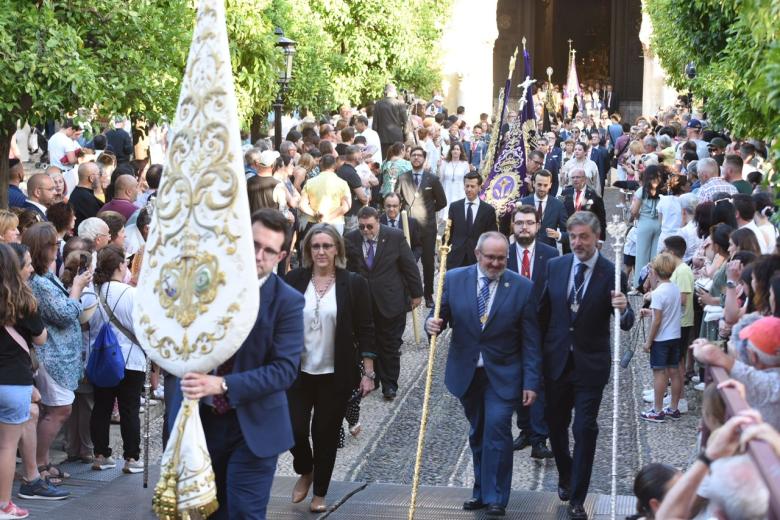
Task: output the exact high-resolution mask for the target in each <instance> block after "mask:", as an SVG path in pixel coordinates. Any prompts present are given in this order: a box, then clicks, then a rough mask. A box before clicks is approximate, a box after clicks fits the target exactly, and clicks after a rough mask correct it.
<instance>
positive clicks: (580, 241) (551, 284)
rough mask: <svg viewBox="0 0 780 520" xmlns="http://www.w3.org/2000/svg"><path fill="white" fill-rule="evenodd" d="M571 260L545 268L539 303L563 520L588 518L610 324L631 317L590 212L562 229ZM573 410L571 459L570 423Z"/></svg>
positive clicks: (567, 257)
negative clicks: (566, 515)
mask: <svg viewBox="0 0 780 520" xmlns="http://www.w3.org/2000/svg"><path fill="white" fill-rule="evenodd" d="M566 227H567V229H568V233H569V241H570V243H571V249H572V251H573V253H572V254H567V255H563V256H561V257H558V258H553V259H552V260H550V261H549V262H548V263H547V284H546V286H545V289H544V291H543V292H542V297H541V300H540V303H539V321H540V325H541V330H542V334H543V337H544V343H543V345H544V349H543V358H544V362H543V366H544V387H545V390H546V398H547V403H546V407H545V416H546V418H547V426H548V427H549V428H550V444H551V446H552V450H553V454H554V455H555V465H556V466H557V468H558V496H559V497H560V499H561V500H563V501H569V517H570V518H573V519H576V520H584V519H587V518H588V516H587V513H585V509H584V508H583V504H584V503H585V497H586V496H587V494H588V486H589V485H590V476H591V470H592V469H593V458H594V455H595V453H596V439H597V437H598V432H599V428H598V423H597V419H598V412H599V406H600V405H601V397H602V393H603V391H604V386H605V385H606V384H607V382H608V381H609V373H610V364H611V359H612V355H611V343H610V317H611V316H612V313H613V308H616V309H619V310H620V311H621V317H620V327H621V328H622V329H623V330H628V329H630V328H631V326H632V325H633V323H634V313H633V311H632V310H631V307H630V306H629V305H628V301H627V300H626V297H625V291H626V279H625V276H623V277H622V283H621V290H620V291H619V292H617V293H616V292H615V291H614V285H613V284H614V280H615V265H614V264H613V263H612V262H610V261H609V260H607V259H606V258H605V257H603V256H601V255H600V254H599V252H598V249H597V247H596V246H597V244H598V240H599V233H600V231H601V229H600V228H601V225H600V224H599V221H598V218H597V217H596V215H594V214H593V213H591V212H590V211H578V212H576V213H575V214H574V215H572V216H571V217H569V220H568V221H567V223H566ZM572 410H574V424H573V425H572V432H573V434H574V454H573V456H572V454H571V453H570V451H569V424H570V423H571V417H572Z"/></svg>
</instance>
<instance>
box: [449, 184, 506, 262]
mask: <svg viewBox="0 0 780 520" xmlns="http://www.w3.org/2000/svg"><path fill="white" fill-rule="evenodd" d="M481 186H482V176H481V175H480V174H478V173H477V172H469V173H467V174H466V175H465V177H463V190H464V192H465V193H466V198H463V199H460V200H456V201H455V202H452V203H451V204H450V207H449V210H448V214H447V219H448V220H450V221H451V222H452V228H451V229H450V242H449V243H450V246H451V247H450V252H449V254H448V255H447V269H454V268H456V267H464V266H467V265H471V264H474V263H476V262H477V257H476V256H475V254H474V247H475V246H476V245H477V240H479V237H481V236H482V233H484V232H486V231H496V229H497V226H496V210H495V209H494V208H493V206H491V205H490V204H488V203H487V202H485V201H482V200H479V189H480V187H481Z"/></svg>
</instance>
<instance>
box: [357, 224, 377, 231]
mask: <svg viewBox="0 0 780 520" xmlns="http://www.w3.org/2000/svg"><path fill="white" fill-rule="evenodd" d="M358 229H360V231H363V230H364V229H368V230H369V231H371V230H372V229H374V225H373V224H358Z"/></svg>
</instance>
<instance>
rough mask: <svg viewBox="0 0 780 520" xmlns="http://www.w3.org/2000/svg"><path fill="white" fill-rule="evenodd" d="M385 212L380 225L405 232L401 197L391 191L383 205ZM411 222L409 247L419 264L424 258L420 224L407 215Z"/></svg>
mask: <svg viewBox="0 0 780 520" xmlns="http://www.w3.org/2000/svg"><path fill="white" fill-rule="evenodd" d="M383 207H384V209H385V212H384V213H383V214H382V216H381V217H380V219H379V223H380V224H384V225H385V226H390V227H391V228H395V229H400V230H401V231H403V230H404V226H403V222H402V220H401V197H399V196H398V194H397V193H396V192H394V191H391V192H390V193H388V194H387V195H385V200H384V203H383ZM406 218H407V220H408V221H409V242H410V243H409V247H411V248H412V254H413V255H414V261H415V262H419V261H420V257H421V256H422V239H421V238H420V224H419V223H418V222H417V219H416V218H412V217H410V216H408V215H407V217H406Z"/></svg>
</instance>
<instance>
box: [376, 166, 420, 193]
mask: <svg viewBox="0 0 780 520" xmlns="http://www.w3.org/2000/svg"><path fill="white" fill-rule="evenodd" d="M411 169H412V163H410V162H409V161H407V160H406V159H393V160H392V161H385V162H384V163H382V188H381V189H380V191H379V193H381V194H382V197H384V196H385V195H387V194H388V193H390V192H392V191H395V184H396V181H397V180H398V176H399V175H401V174H402V173H406V172H408V171H410V170H411Z"/></svg>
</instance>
